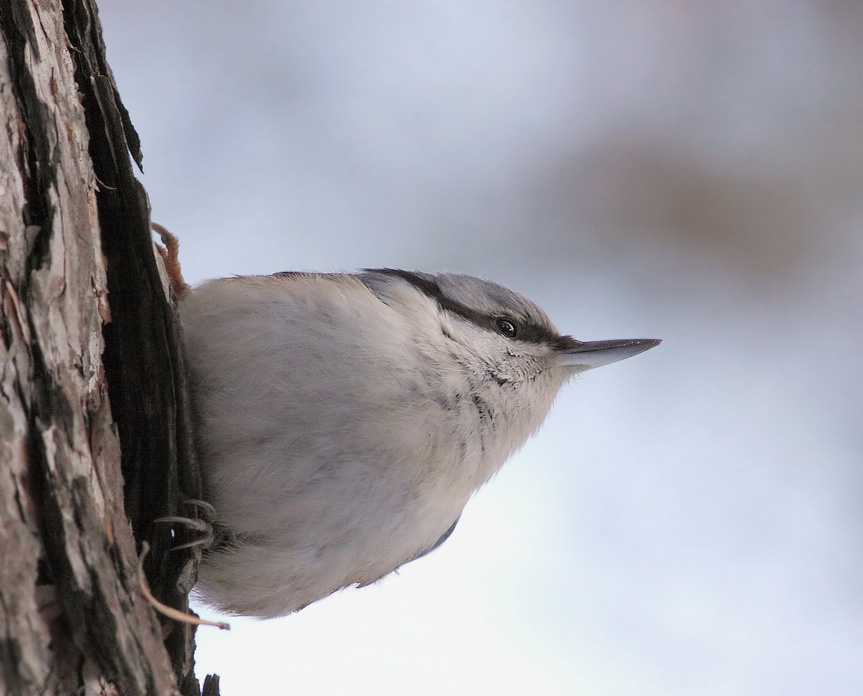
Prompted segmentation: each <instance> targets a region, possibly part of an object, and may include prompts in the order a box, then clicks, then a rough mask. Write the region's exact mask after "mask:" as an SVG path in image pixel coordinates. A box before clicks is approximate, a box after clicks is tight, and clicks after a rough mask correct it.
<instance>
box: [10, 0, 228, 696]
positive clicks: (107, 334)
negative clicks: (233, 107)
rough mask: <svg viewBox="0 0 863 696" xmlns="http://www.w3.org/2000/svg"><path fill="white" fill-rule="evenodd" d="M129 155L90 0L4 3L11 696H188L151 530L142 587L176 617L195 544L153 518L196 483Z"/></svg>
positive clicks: (172, 339)
mask: <svg viewBox="0 0 863 696" xmlns="http://www.w3.org/2000/svg"><path fill="white" fill-rule="evenodd" d="M130 154H131V156H132V157H133V158H134V159H135V161H136V162H137V163H138V165H139V166H140V164H141V153H140V147H139V143H138V137H137V134H136V133H135V131H134V129H133V127H132V125H131V122H130V120H129V117H128V114H127V112H126V110H125V108H124V107H123V105H122V102H121V101H120V98H119V95H118V93H117V89H116V86H115V83H114V79H113V76H112V75H111V72H110V69H109V68H108V65H107V62H106V60H105V48H104V44H103V43H102V38H101V28H100V25H99V20H98V14H97V11H96V7H95V4H94V3H93V2H92V0H63V1H62V2H61V0H0V327H2V334H3V336H2V338H3V340H2V343H0V695H4V696H5V694H64V695H66V694H78V693H84V694H123V695H124V696H125V695H129V696H133V695H138V694H140V695H142V696H143V695H145V694H146V695H151V694H158V695H161V694H179V693H182V694H187V695H191V694H199V693H200V690H199V688H198V684H197V682H196V680H195V678H194V675H193V673H192V666H193V652H194V631H193V630H191V629H190V628H189V627H188V626H186V625H176V624H174V623H173V622H168V621H164V620H161V621H160V619H159V618H157V615H156V614H155V612H154V611H153V609H152V608H151V607H150V605H149V604H148V602H147V601H146V599H145V598H144V596H143V595H142V593H141V591H140V586H139V577H138V553H139V550H140V542H141V541H142V540H144V539H148V540H149V541H150V543H151V544H152V546H153V553H152V554H151V556H150V557H149V559H148V563H147V566H146V570H147V575H148V578H149V581H150V585H151V588H152V589H153V592H154V594H156V595H157V596H159V597H160V598H161V599H162V600H163V601H165V602H166V603H168V604H171V605H172V606H176V607H178V608H181V609H186V608H187V606H188V605H187V603H186V594H187V593H188V590H189V589H190V588H191V586H192V584H193V582H194V577H193V569H194V567H195V565H194V561H195V560H196V554H200V551H189V552H183V553H176V554H174V553H172V554H168V553H167V550H168V548H169V547H170V545H171V544H172V543H175V542H174V541H173V540H172V538H171V535H170V532H169V531H168V530H167V529H163V528H161V527H162V526H161V525H154V523H153V520H154V518H156V517H159V516H161V515H166V514H176V512H177V505H178V503H179V502H180V501H182V500H183V499H184V498H186V497H200V477H199V475H198V472H197V469H196V466H195V461H194V448H193V446H192V436H191V428H190V425H189V419H188V413H189V411H188V408H187V403H188V402H187V392H186V384H185V369H184V364H183V357H182V352H181V350H180V345H181V342H180V339H179V328H178V325H177V323H176V320H175V315H174V313H173V309H172V306H171V304H170V298H169V296H168V291H167V286H166V285H165V284H164V282H163V279H162V278H161V277H160V269H159V265H158V263H157V259H156V256H155V254H154V252H153V244H152V240H151V235H150V231H149V207H148V202H147V197H146V194H145V192H144V190H143V188H142V187H141V185H140V183H139V182H138V181H137V179H136V178H135V176H134V173H133V169H132V162H131V160H130ZM124 482H125V483H124ZM186 514H188V512H186ZM212 682H217V680H212ZM211 688H212V684H211ZM217 688H218V687H217V686H216V690H217ZM214 693H215V692H214Z"/></svg>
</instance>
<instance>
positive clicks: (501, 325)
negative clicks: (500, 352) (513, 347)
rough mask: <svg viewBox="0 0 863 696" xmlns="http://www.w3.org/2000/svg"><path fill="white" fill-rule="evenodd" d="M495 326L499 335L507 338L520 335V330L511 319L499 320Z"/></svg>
mask: <svg viewBox="0 0 863 696" xmlns="http://www.w3.org/2000/svg"><path fill="white" fill-rule="evenodd" d="M495 326H496V327H497V331H498V333H500V334H501V335H502V336H506V337H507V338H515V336H516V334H517V333H518V328H516V325H515V324H514V323H513V322H511V321H510V320H509V319H498V320H497V321H496V322H495Z"/></svg>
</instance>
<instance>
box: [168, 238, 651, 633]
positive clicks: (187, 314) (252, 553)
mask: <svg viewBox="0 0 863 696" xmlns="http://www.w3.org/2000/svg"><path fill="white" fill-rule="evenodd" d="M174 252H176V246H175V248H174ZM163 255H164V254H163ZM176 271H177V273H178V274H179V265H177V268H176ZM180 277H181V276H180ZM175 287H176V289H177V290H178V294H179V295H180V298H179V302H178V311H179V317H180V321H181V325H182V330H183V334H184V347H185V354H186V360H187V364H188V372H189V384H190V391H191V395H192V407H193V417H194V418H193V420H194V425H195V438H196V447H197V454H198V459H199V462H200V466H201V471H202V477H203V483H204V489H203V490H204V497H205V500H206V502H208V503H209V504H210V505H212V506H213V508H214V509H215V519H214V521H213V527H214V531H215V537H216V541H215V542H214V543H213V545H212V547H211V548H210V549H208V550H207V551H206V552H205V553H204V555H203V559H202V561H201V564H200V567H199V569H198V583H197V586H196V592H197V593H198V595H199V597H200V598H201V599H202V600H203V602H204V603H205V604H208V605H210V606H211V607H213V608H215V609H217V610H219V611H221V612H223V613H226V614H233V615H242V616H253V617H259V618H274V617H278V616H284V615H287V614H291V613H293V612H296V611H298V610H300V609H302V608H304V607H306V606H308V605H309V604H311V603H312V602H315V601H317V600H319V599H322V598H324V597H326V596H328V595H330V594H332V593H333V592H335V591H337V590H340V589H343V588H346V587H350V586H358V587H364V586H367V585H370V584H372V583H374V582H376V581H377V580H379V579H380V578H382V577H384V576H386V575H388V574H389V573H391V572H393V571H394V570H396V569H397V568H399V567H400V566H402V565H404V564H405V563H408V562H410V561H413V560H415V559H417V558H420V557H422V556H424V555H426V554H428V553H429V552H431V551H432V550H434V549H436V548H438V547H439V546H440V545H441V544H442V543H443V542H444V541H446V539H447V538H449V536H450V535H451V534H452V533H453V530H454V529H455V528H456V525H457V523H458V520H459V517H460V515H461V513H462V510H463V508H464V507H465V505H466V504H467V502H468V500H469V499H470V498H471V496H472V495H473V494H474V493H475V492H476V490H477V489H479V488H480V487H481V486H482V485H483V484H485V483H486V482H487V481H489V479H490V478H492V477H493V476H494V475H495V473H496V472H497V471H498V470H499V469H500V468H501V466H502V465H503V464H504V462H505V461H506V460H507V459H508V458H509V457H510V456H511V455H512V454H513V453H514V452H516V451H517V450H518V449H519V448H521V447H522V445H524V443H525V442H526V441H527V439H528V438H529V437H530V436H531V435H532V434H533V433H535V432H536V431H537V430H538V429H539V427H540V425H541V424H542V422H543V420H544V419H545V417H546V415H547V414H548V412H549V409H550V408H551V406H552V403H553V401H554V400H555V397H556V395H557V394H558V392H559V391H560V389H561V387H563V386H564V385H565V384H566V383H567V382H569V381H570V380H571V379H572V378H573V377H574V376H575V375H577V374H579V373H581V372H584V371H585V370H589V369H592V368H595V367H599V366H601V365H606V364H609V363H612V362H615V361H617V360H621V359H623V358H628V357H631V356H634V355H636V354H638V353H641V352H643V351H645V350H648V349H650V348H653V347H654V346H656V345H658V344H659V343H660V341H659V340H656V339H627V340H611V341H588V342H584V341H579V340H576V339H574V338H572V337H571V336H568V335H564V334H561V333H560V332H559V331H558V330H557V328H555V326H554V325H553V324H552V323H551V321H550V320H549V318H548V317H547V316H546V314H545V312H543V311H542V309H540V307H539V306H538V305H536V304H535V303H534V302H532V301H530V300H528V299H526V298H525V297H523V296H521V295H519V294H518V293H516V292H513V291H511V290H508V289H506V288H505V287H503V286H501V285H498V284H496V283H494V282H491V281H487V280H483V279H480V278H476V277H473V276H469V275H462V274H456V273H425V272H420V271H405V270H398V269H390V268H379V269H366V270H362V271H358V272H356V273H306V272H284V273H276V274H274V275H267V276H235V277H231V278H221V279H216V280H211V281H207V282H205V283H203V284H201V285H199V286H197V287H194V288H189V287H188V286H185V283H184V282H183V283H182V285H180V284H176V283H175Z"/></svg>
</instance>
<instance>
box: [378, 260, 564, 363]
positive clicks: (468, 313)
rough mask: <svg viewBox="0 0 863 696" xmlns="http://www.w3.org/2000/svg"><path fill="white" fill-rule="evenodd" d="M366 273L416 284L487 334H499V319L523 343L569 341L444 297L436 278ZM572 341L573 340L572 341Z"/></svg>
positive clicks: (394, 272) (395, 272)
mask: <svg viewBox="0 0 863 696" xmlns="http://www.w3.org/2000/svg"><path fill="white" fill-rule="evenodd" d="M367 270H371V271H373V272H374V273H383V274H385V275H391V276H396V277H398V278H401V279H402V280H404V281H406V282H408V283H410V284H411V285H413V286H414V287H415V288H416V289H417V290H419V291H420V292H422V293H423V294H424V295H426V296H427V297H429V298H431V299H433V300H434V301H435V302H437V304H438V306H439V307H440V308H441V309H443V310H446V311H448V312H452V313H453V314H457V315H458V316H460V317H462V318H463V319H466V320H467V321H470V322H472V323H473V324H476V325H477V326H479V327H480V328H483V329H486V330H487V331H497V328H496V326H495V321H496V320H497V319H509V320H510V321H513V322H514V323H515V324H517V325H518V328H519V332H518V336H517V337H516V338H517V339H518V340H520V341H527V342H529V343H547V344H550V345H552V346H554V347H558V346H559V345H560V344H561V340H562V339H569V337H568V336H560V335H559V334H557V333H556V332H554V331H552V330H551V329H548V328H546V327H545V326H538V325H536V324H527V323H525V322H524V321H523V320H521V319H519V318H517V317H514V316H509V315H504V314H500V315H495V316H489V315H487V314H483V313H482V312H478V311H477V310H475V309H471V308H470V307H468V306H467V305H464V304H462V303H461V302H456V301H455V300H453V299H451V298H449V297H447V296H446V295H444V294H443V291H442V290H441V287H440V285H439V284H438V282H437V281H436V280H435V279H434V278H429V277H427V276H424V275H421V274H419V273H415V272H413V271H402V270H399V269H396V268H375V269H367ZM569 340H570V341H571V340H572V339H569Z"/></svg>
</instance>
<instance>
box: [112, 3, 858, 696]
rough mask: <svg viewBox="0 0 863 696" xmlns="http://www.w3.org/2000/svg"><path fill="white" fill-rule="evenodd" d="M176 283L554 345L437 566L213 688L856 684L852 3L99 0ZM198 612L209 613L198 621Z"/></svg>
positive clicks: (421, 564)
mask: <svg viewBox="0 0 863 696" xmlns="http://www.w3.org/2000/svg"><path fill="white" fill-rule="evenodd" d="M101 12H102V19H103V22H104V25H105V26H104V28H105V39H106V42H107V45H108V57H109V60H110V62H111V67H112V68H113V70H114V72H115V74H116V78H117V82H118V84H119V87H120V91H121V94H122V97H123V99H124V101H125V103H126V106H127V107H128V108H129V111H130V113H131V116H132V120H133V122H134V123H135V125H136V127H137V129H138V131H139V133H140V135H141V137H142V140H143V149H144V157H145V159H144V166H145V170H146V176H144V177H143V182H144V184H145V186H146V188H147V190H148V192H149V195H150V199H151V203H152V208H153V218H154V220H156V221H158V222H161V223H162V224H164V225H166V226H167V227H168V228H169V229H171V230H172V231H173V232H175V233H177V234H178V235H179V236H180V239H181V244H182V249H181V251H182V253H181V259H182V262H183V269H184V271H185V274H186V278H187V280H189V281H190V282H199V281H202V280H204V279H206V278H210V277H216V276H224V275H229V274H234V273H237V274H251V273H271V272H275V271H283V270H326V271H333V270H353V269H355V268H359V267H364V266H371V267H380V266H390V267H395V268H407V269H422V270H429V271H436V270H451V271H460V272H466V273H471V274H473V275H478V276H483V277H487V278H490V279H493V280H496V281H498V282H500V283H501V284H504V285H507V286H509V287H511V288H512V289H514V290H517V291H520V292H522V293H523V294H525V295H527V296H529V297H531V298H532V299H534V300H536V301H537V302H538V303H539V304H540V305H542V306H543V307H544V308H545V309H546V310H547V311H548V313H549V315H550V316H551V317H552V318H553V320H554V321H555V322H556V323H557V325H558V326H559V327H560V328H561V329H562V330H564V331H566V332H568V333H572V334H574V335H576V336H577V337H578V338H582V339H606V338H628V337H657V338H662V339H664V343H663V345H662V346H661V347H660V348H657V349H655V350H653V351H650V352H649V353H646V354H644V355H641V356H638V357H637V358H634V359H632V360H627V361H626V362H623V363H619V364H616V365H613V366H610V367H606V368H602V369H601V370H597V371H595V372H591V373H588V374H587V375H585V376H584V377H583V378H581V379H580V380H579V382H578V383H576V384H574V385H572V386H571V387H570V388H568V389H567V390H565V391H564V392H563V393H562V395H561V396H560V398H559V399H558V402H557V404H556V406H555V408H554V410H553V412H552V414H551V416H550V418H549V420H548V422H547V423H546V425H545V426H544V428H543V430H542V431H541V432H540V434H539V435H538V436H537V437H535V438H534V439H533V440H531V441H530V442H529V443H528V445H527V446H526V447H525V448H524V450H523V451H522V452H521V453H519V455H518V456H516V457H515V458H514V459H513V460H512V461H510V462H509V463H508V465H507V466H506V467H504V469H503V471H502V472H501V474H500V475H499V476H498V477H497V478H496V479H495V480H493V481H492V482H491V483H490V484H489V485H488V486H487V487H486V488H485V489H483V490H482V491H481V492H480V493H479V494H478V495H477V496H476V497H475V499H474V500H473V501H472V503H471V504H469V505H468V508H467V510H466V512H465V515H464V516H463V518H462V520H461V523H460V524H459V527H458V529H457V530H456V532H455V533H454V534H453V536H452V537H451V538H450V540H449V541H447V543H446V544H445V545H444V546H443V547H441V549H440V550H438V551H436V552H435V553H433V554H431V555H429V556H427V557H426V558H423V559H422V560H419V561H417V562H415V563H412V564H410V565H408V566H406V567H405V568H404V569H403V570H402V571H400V572H399V573H398V574H397V575H391V576H389V577H388V578H386V579H385V580H383V581H382V582H379V583H378V584H376V585H374V586H373V587H370V588H367V589H363V590H361V591H356V590H347V591H344V592H341V593H339V594H337V595H334V596H332V597H330V598H328V599H326V600H324V601H322V602H319V603H317V604H315V605H313V606H311V607H309V608H307V609H305V610H304V611H302V612H300V613H299V614H296V615H294V616H290V617H287V618H283V619H278V620H274V621H269V622H260V621H245V620H234V621H233V630H232V631H231V632H229V633H221V632H218V631H215V630H206V629H202V630H200V631H199V633H198V635H199V640H198V644H199V649H198V653H197V660H198V666H199V670H200V674H201V676H203V674H205V673H207V672H218V673H219V674H220V675H221V676H222V693H223V694H225V696H239V695H241V694H253V693H262V694H263V693H266V694H280V693H294V694H303V695H313V694H324V695H326V694H338V693H352V694H359V695H362V694H376V695H378V694H385V695H386V694H477V693H490V694H491V693H493V694H504V695H508V694H525V693H531V694H579V695H581V694H584V695H589V696H591V695H594V694H596V695H602V696H604V695H615V696H630V695H631V696H644V695H645V694H648V695H652V694H657V695H661V696H676V695H681V696H684V695H685V696H691V695H692V694H698V695H699V696H702V695H712V694H717V695H734V696H749V695H751V696H767V695H772V694H776V695H777V696H778V695H782V696H789V695H796V694H806V695H809V694H815V693H817V694H831V696H844V695H846V694H847V695H849V696H850V695H852V694H853V695H859V694H861V693H863V534H861V523H863V513H861V511H863V506H861V499H863V422H861V416H863V404H861V393H863V359H861V358H863V350H861V342H863V329H861V326H863V311H861V298H863V263H861V261H863V195H861V193H863V188H861V187H863V72H861V66H863V3H860V2H858V1H857V0H848V1H845V2H843V1H840V0H828V1H822V2H817V3H816V2H814V1H813V2H807V1H804V0H762V1H761V2H758V3H752V2H744V1H743V0H731V1H728V2H721V3H718V2H709V1H708V0H690V1H689V2H679V1H674V0H665V1H662V2H660V1H659V0H614V1H613V2H600V1H599V0H594V1H592V2H589V1H587V0H569V1H564V0H532V1H531V2H526V1H525V2H501V1H500V0H475V1H474V2H470V3H464V2H459V1H457V0H434V1H432V0H411V2H400V1H398V0H367V1H366V2H350V1H348V0H333V1H332V2H330V1H327V2H321V1H320V0H279V1H276V0H269V1H265V0H250V1H249V2H223V1H222V2H217V1H215V0H207V1H206V2H205V1H204V0H184V2H182V3H178V2H175V1H173V0H171V1H168V0H150V1H149V2H147V3H141V2H133V1H132V0H103V2H102V7H101ZM199 610H200V611H201V613H202V614H204V615H212V612H209V611H207V610H206V609H205V608H200V609H199Z"/></svg>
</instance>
